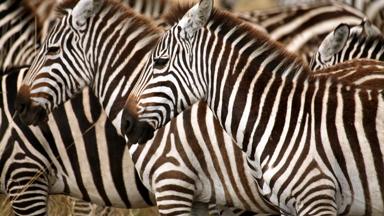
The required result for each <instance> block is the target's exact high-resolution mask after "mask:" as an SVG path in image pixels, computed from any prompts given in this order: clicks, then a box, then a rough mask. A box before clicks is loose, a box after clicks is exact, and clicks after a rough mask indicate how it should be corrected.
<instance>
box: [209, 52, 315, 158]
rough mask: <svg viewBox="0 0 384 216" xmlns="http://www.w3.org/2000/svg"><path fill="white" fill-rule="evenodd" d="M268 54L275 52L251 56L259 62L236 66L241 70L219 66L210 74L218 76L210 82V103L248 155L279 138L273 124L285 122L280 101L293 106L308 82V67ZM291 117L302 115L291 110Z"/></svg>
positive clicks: (225, 127) (292, 107)
mask: <svg viewBox="0 0 384 216" xmlns="http://www.w3.org/2000/svg"><path fill="white" fill-rule="evenodd" d="M267 56H273V54H271V55H269V54H265V55H264V54H263V55H260V56H259V57H260V59H259V60H257V58H255V59H253V60H248V62H259V63H257V64H248V65H247V64H245V65H242V67H240V66H239V67H236V66H234V67H233V68H238V69H239V70H238V71H235V70H234V71H227V72H225V70H217V71H215V72H214V73H213V74H212V75H210V76H209V77H215V78H214V79H212V80H211V81H210V82H209V84H208V86H209V87H208V89H209V90H208V94H207V95H208V96H207V103H208V104H209V106H210V108H211V110H212V111H213V112H214V113H215V114H216V116H217V118H218V119H219V121H220V123H221V125H222V126H223V128H224V129H225V130H226V132H227V133H228V134H229V135H231V136H232V137H233V139H234V140H235V142H236V143H237V144H238V145H239V147H240V148H242V149H243V150H244V151H246V152H247V153H248V155H254V153H255V149H256V147H257V146H258V144H259V143H261V142H262V141H265V142H268V139H269V138H271V139H276V140H278V136H279V133H276V132H277V131H274V130H273V129H272V128H271V125H281V124H282V122H284V119H279V118H278V117H277V116H279V115H281V113H280V112H281V110H280V109H279V103H280V102H282V101H283V102H284V103H291V105H290V107H288V105H287V109H292V110H294V109H295V106H297V107H298V105H299V104H300V102H299V101H300V92H301V90H302V89H303V88H304V86H305V85H306V84H305V83H307V81H306V79H307V71H306V68H305V67H303V66H302V65H300V64H298V63H297V62H295V61H293V62H292V61H291V60H292V59H286V60H284V58H282V56H280V55H277V56H275V58H272V59H269V58H268V57H267ZM266 57H267V58H266ZM239 62H242V61H239ZM246 62H247V61H246ZM228 63H229V64H232V63H231V61H229V62H228ZM293 95H296V97H295V98H294V99H292V97H293ZM292 104H295V105H292ZM287 111H288V112H290V111H289V110H287ZM293 115H297V116H293ZM291 118H294V119H299V118H301V117H300V116H299V112H292V116H291Z"/></svg>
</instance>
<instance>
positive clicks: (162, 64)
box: [153, 57, 169, 69]
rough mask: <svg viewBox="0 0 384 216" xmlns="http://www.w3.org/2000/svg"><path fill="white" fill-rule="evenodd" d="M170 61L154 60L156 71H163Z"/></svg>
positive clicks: (167, 59) (163, 59)
mask: <svg viewBox="0 0 384 216" xmlns="http://www.w3.org/2000/svg"><path fill="white" fill-rule="evenodd" d="M168 61H169V58H161V57H160V58H154V59H153V62H154V64H153V67H154V68H156V69H162V68H164V67H165V66H166V65H167V63H168Z"/></svg>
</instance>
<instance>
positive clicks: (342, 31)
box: [310, 19, 382, 71]
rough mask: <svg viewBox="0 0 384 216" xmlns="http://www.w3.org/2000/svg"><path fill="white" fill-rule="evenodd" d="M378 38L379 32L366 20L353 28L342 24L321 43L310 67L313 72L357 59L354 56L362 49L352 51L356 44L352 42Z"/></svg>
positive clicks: (380, 35)
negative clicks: (353, 58)
mask: <svg viewBox="0 0 384 216" xmlns="http://www.w3.org/2000/svg"><path fill="white" fill-rule="evenodd" d="M378 36H379V37H382V34H381V31H380V30H379V29H378V28H377V27H376V26H374V25H372V24H371V23H370V22H369V21H368V20H366V19H364V20H362V22H361V24H359V25H355V26H350V25H347V24H344V23H342V24H340V25H339V26H337V27H336V28H335V30H334V31H332V32H330V33H329V34H328V35H327V36H326V37H325V38H324V40H323V41H322V42H321V44H320V46H319V49H318V51H317V52H316V53H315V55H314V56H313V57H312V60H311V64H310V67H311V69H312V70H313V71H315V70H319V69H323V68H326V67H329V66H332V65H335V64H337V63H339V62H343V61H345V60H350V59H351V58H352V57H357V56H355V55H357V54H358V53H359V52H360V51H362V50H360V49H363V47H360V48H358V49H353V50H352V48H353V46H356V44H357V41H354V40H360V42H362V43H365V41H363V40H365V39H367V38H375V37H378ZM352 51H353V52H354V53H352Z"/></svg>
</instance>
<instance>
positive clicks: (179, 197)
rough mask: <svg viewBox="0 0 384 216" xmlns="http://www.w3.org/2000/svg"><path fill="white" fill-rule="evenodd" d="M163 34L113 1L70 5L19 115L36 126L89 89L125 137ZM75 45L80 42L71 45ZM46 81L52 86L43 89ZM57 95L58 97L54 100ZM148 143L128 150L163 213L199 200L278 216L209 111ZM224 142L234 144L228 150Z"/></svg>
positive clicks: (27, 86)
mask: <svg viewBox="0 0 384 216" xmlns="http://www.w3.org/2000/svg"><path fill="white" fill-rule="evenodd" d="M84 11H85V12H88V11H93V12H92V13H89V14H88V13H85V14H84ZM84 17H85V18H84ZM82 19H85V20H82ZM79 23H80V25H79ZM107 23H108V25H107ZM81 24H82V25H81ZM161 32H162V31H161V30H160V29H157V28H156V27H154V26H153V24H152V23H150V22H149V21H148V20H146V19H144V18H143V17H141V16H137V15H136V14H135V13H134V12H133V11H131V10H129V8H125V7H122V5H121V4H118V3H116V2H114V1H103V2H102V3H101V5H99V6H98V4H95V5H94V4H93V3H92V2H91V1H80V2H79V4H77V5H76V6H75V7H74V8H73V9H72V8H67V7H64V9H62V15H61V17H60V22H58V23H57V24H56V26H55V27H53V29H52V32H50V34H49V36H48V38H47V40H46V43H45V44H44V45H43V47H42V49H41V50H40V53H39V55H38V57H37V58H36V59H35V62H34V64H33V65H32V66H31V68H30V70H29V72H28V73H27V75H26V77H25V79H24V81H23V83H24V84H23V86H22V87H21V88H20V90H19V93H18V98H17V99H16V101H17V105H16V107H17V110H19V113H20V114H21V115H22V116H23V117H24V119H25V120H26V122H28V123H33V124H36V123H37V122H38V121H39V120H44V119H45V118H46V117H45V116H44V113H47V112H48V111H50V110H53V109H54V108H56V106H57V105H58V104H60V103H63V102H64V101H65V100H67V99H69V98H70V97H72V96H73V95H75V94H77V93H78V92H79V91H81V89H82V88H84V87H86V86H87V85H89V86H92V91H93V92H94V93H95V95H96V96H97V98H98V100H99V103H100V104H101V105H102V107H103V109H104V110H105V111H106V113H107V115H108V117H109V119H111V120H112V122H113V124H114V125H115V127H116V128H118V131H119V132H120V128H121V127H122V125H121V123H120V118H121V115H122V111H121V110H122V108H123V105H124V103H125V101H126V98H127V97H128V95H129V94H130V91H131V88H132V87H133V85H134V84H135V80H137V79H138V78H139V76H140V74H141V73H142V69H143V68H144V65H143V64H142V63H143V62H144V61H145V58H146V57H147V56H149V53H150V50H151V48H152V47H153V45H154V43H155V42H156V41H157V39H158V37H159V34H160V33H161ZM74 40H75V41H77V42H76V45H75V46H72V45H71V44H72V43H73V42H74ZM112 42H113V43H112ZM98 43H100V44H98ZM65 50H66V51H65ZM106 50H108V52H106ZM51 57H53V58H51ZM67 58H68V59H67ZM69 59H72V60H71V61H68V60H69ZM74 59H78V60H79V61H75V60H74ZM55 65H56V66H57V67H58V68H56V66H55ZM59 68H60V69H59ZM47 69H49V70H51V69H52V71H51V72H50V73H49V74H51V75H53V76H50V75H48V74H47V73H46V71H47ZM57 69H59V70H57ZM55 73H56V75H58V76H56V75H54V74H55ZM39 74H40V75H39ZM44 74H45V75H48V76H45V75H44ZM41 75H42V76H44V78H43V80H41V79H40V78H42V76H41ZM61 76H64V77H62V78H59V77H61ZM39 77H40V78H39ZM35 78H37V80H35ZM56 78H57V79H56ZM41 81H43V82H45V83H46V84H47V86H46V87H44V88H39V84H38V83H41ZM67 81H69V82H67ZM57 82H59V83H62V84H63V85H60V86H58V85H56V84H55V83H57ZM34 84H38V85H37V86H34ZM51 84H52V85H51ZM35 87H37V88H35ZM49 88H51V90H52V91H51V90H48V89H49ZM53 89H55V90H53ZM59 89H61V90H60V91H57V90H59ZM40 90H43V91H40ZM54 92H56V93H58V94H55V95H51V96H48V97H47V94H50V93H54ZM49 98H50V99H52V100H50V99H49ZM187 128H188V129H191V128H192V129H193V131H189V130H188V129H187ZM123 131H124V130H123ZM148 136H150V134H149V135H148ZM149 142H150V143H151V144H150V145H148V146H139V145H130V147H129V150H130V154H131V155H132V159H133V161H134V163H135V166H136V169H137V170H138V173H139V176H140V178H141V179H142V181H143V183H144V184H145V185H146V186H147V187H148V188H149V189H150V190H151V191H152V192H153V193H154V194H155V196H156V203H157V205H158V208H159V212H160V214H161V215H168V214H171V215H190V214H191V209H192V207H193V204H195V203H196V202H203V203H213V204H218V205H225V206H234V207H236V208H240V209H245V210H251V211H254V212H261V213H266V214H267V213H271V214H274V213H276V210H275V209H274V208H271V206H270V205H269V204H267V203H265V202H264V200H263V199H262V198H261V197H260V194H259V191H258V188H257V185H256V184H255V182H254V180H253V177H252V176H251V175H249V172H246V169H245V168H246V167H248V165H247V162H246V160H245V159H246V157H245V155H244V154H243V153H242V152H241V150H240V149H238V148H237V147H236V146H235V145H234V143H233V142H232V140H231V138H230V137H229V136H227V135H226V134H225V133H224V131H223V130H222V128H221V127H220V126H219V124H218V122H217V121H216V120H214V118H213V115H212V113H210V112H208V111H207V109H206V106H204V105H199V106H196V107H194V108H192V109H191V111H190V113H188V114H185V115H183V116H181V117H180V118H178V119H176V120H175V121H174V122H172V123H171V124H169V126H167V127H165V128H164V130H160V131H159V132H157V133H156V135H155V137H154V139H153V140H151V141H149ZM220 143H227V145H226V147H227V148H223V146H222V145H221V144H220ZM151 146H157V147H158V148H159V149H161V151H160V150H159V151H158V150H156V148H153V147H151ZM228 146H232V148H230V147H228ZM148 147H150V148H148ZM207 147H208V148H207ZM152 156H153V157H154V158H152ZM229 157H233V158H235V159H236V161H237V163H228V162H229V161H232V160H233V159H229Z"/></svg>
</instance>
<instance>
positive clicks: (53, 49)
mask: <svg viewBox="0 0 384 216" xmlns="http://www.w3.org/2000/svg"><path fill="white" fill-rule="evenodd" d="M59 52H60V47H58V46H51V47H48V48H47V53H48V54H58V53H59Z"/></svg>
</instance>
